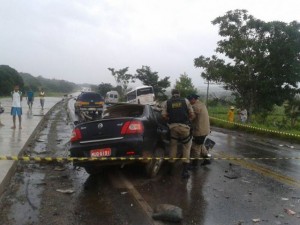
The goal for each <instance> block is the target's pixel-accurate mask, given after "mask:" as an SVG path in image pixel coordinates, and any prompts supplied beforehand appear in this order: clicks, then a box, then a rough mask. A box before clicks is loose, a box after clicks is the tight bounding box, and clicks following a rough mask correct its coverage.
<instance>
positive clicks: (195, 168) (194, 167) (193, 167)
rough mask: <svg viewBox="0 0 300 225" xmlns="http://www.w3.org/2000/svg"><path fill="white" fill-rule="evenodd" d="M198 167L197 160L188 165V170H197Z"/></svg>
mask: <svg viewBox="0 0 300 225" xmlns="http://www.w3.org/2000/svg"><path fill="white" fill-rule="evenodd" d="M198 165H199V160H197V159H194V160H193V161H192V162H190V163H189V166H188V170H197V169H198Z"/></svg>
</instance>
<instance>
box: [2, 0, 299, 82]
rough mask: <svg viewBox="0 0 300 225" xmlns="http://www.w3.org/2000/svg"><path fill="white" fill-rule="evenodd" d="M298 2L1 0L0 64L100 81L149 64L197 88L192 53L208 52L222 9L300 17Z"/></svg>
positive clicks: (161, 73)
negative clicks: (185, 77) (114, 72)
mask: <svg viewBox="0 0 300 225" xmlns="http://www.w3.org/2000/svg"><path fill="white" fill-rule="evenodd" d="M299 2H300V1H299V0H285V1H280V0H208V1H203V0H148V1H146V0H93V1H92V0H0V31H1V32H0V65H9V66H11V67H13V68H15V69H16V70H17V71H18V72H26V73H30V74H32V75H33V76H39V75H41V76H43V77H45V78H56V79H64V80H67V81H71V82H75V83H92V84H100V83H102V82H104V83H112V84H113V85H115V81H114V79H113V77H112V75H111V73H110V71H109V70H108V69H107V68H108V67H112V68H115V69H121V68H124V67H127V66H128V67H129V72H130V73H132V74H135V71H136V69H138V68H141V67H142V66H143V65H146V66H150V67H151V69H152V71H156V72H158V74H159V76H160V77H161V78H163V77H165V76H170V77H171V79H170V80H171V81H172V86H173V85H174V83H175V81H176V79H178V78H179V76H180V74H183V73H187V74H188V75H189V76H190V77H191V78H192V80H193V83H194V85H195V86H197V87H198V86H202V85H203V84H204V81H203V80H202V78H200V73H201V71H200V69H199V68H194V64H193V60H194V58H196V57H198V56H200V55H204V56H207V57H209V56H211V55H212V54H214V50H215V48H216V46H217V41H218V40H219V39H220V37H219V36H218V28H217V26H213V25H212V24H211V21H212V20H213V19H215V18H216V17H218V16H222V15H224V14H225V13H226V12H227V11H229V10H234V9H246V10H248V13H249V14H251V15H253V16H254V17H256V18H257V19H261V20H264V21H266V22H267V21H274V20H279V21H283V22H287V23H289V22H291V21H293V20H297V21H298V22H300V3H299Z"/></svg>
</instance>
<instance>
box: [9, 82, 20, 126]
mask: <svg viewBox="0 0 300 225" xmlns="http://www.w3.org/2000/svg"><path fill="white" fill-rule="evenodd" d="M11 94H12V107H11V115H12V116H13V126H12V127H11V128H12V129H16V116H18V118H19V129H22V106H21V102H22V92H21V91H20V90H19V85H15V88H14V91H12V93H11Z"/></svg>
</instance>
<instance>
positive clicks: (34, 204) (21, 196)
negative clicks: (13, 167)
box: [8, 172, 45, 224]
mask: <svg viewBox="0 0 300 225" xmlns="http://www.w3.org/2000/svg"><path fill="white" fill-rule="evenodd" d="M20 176H21V177H20V179H22V182H24V184H25V185H21V186H20V189H19V190H18V191H17V193H16V195H15V196H14V199H15V201H16V202H14V204H13V205H12V207H11V210H10V213H9V215H8V218H9V219H10V220H13V221H15V224H24V221H28V222H29V223H28V224H35V223H37V222H38V221H39V218H38V216H39V210H38V209H39V208H40V205H41V198H40V195H41V193H42V192H43V189H44V185H45V183H44V181H43V179H44V177H45V174H43V173H38V172H36V173H32V172H28V173H27V172H24V173H22V174H20Z"/></svg>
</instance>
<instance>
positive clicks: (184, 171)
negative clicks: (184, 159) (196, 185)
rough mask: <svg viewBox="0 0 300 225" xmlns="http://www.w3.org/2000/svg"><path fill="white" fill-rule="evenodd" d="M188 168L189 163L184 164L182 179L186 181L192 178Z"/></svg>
mask: <svg viewBox="0 0 300 225" xmlns="http://www.w3.org/2000/svg"><path fill="white" fill-rule="evenodd" d="M188 168H189V163H183V170H182V174H181V177H182V178H184V179H187V178H189V177H190V174H189V170H188Z"/></svg>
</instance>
